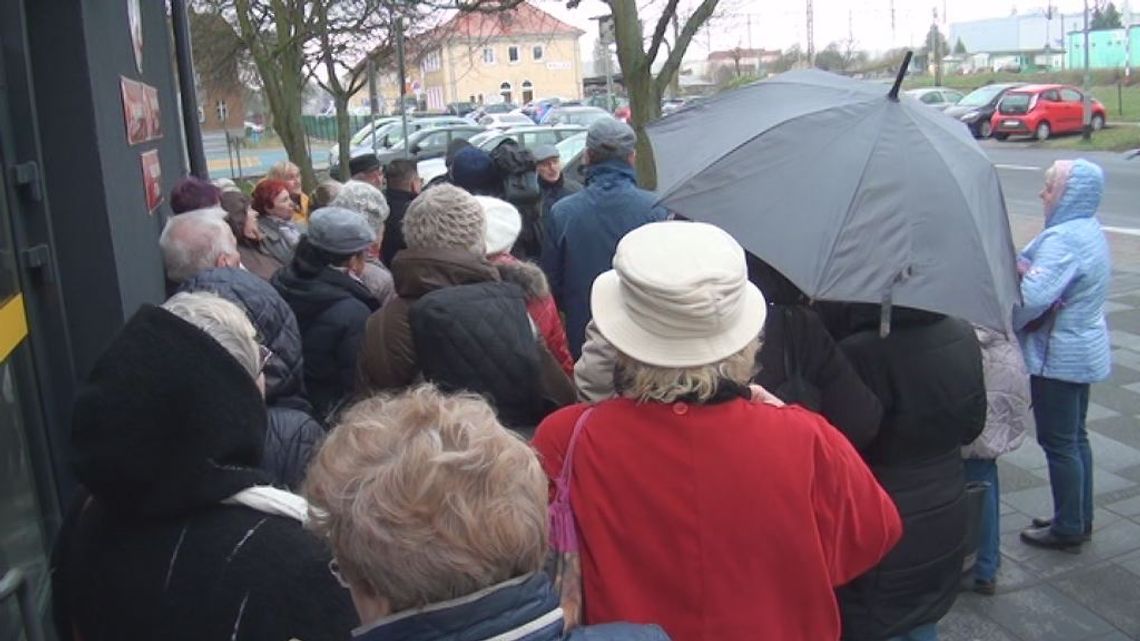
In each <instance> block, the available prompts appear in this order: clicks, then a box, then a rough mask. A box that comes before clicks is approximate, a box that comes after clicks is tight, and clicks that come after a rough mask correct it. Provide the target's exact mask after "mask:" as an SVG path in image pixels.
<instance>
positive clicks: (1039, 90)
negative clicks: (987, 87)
mask: <svg viewBox="0 0 1140 641" xmlns="http://www.w3.org/2000/svg"><path fill="white" fill-rule="evenodd" d="M1105 120H1106V119H1105V111H1104V105H1102V104H1100V101H1098V100H1096V99H1095V98H1093V99H1092V119H1091V124H1092V128H1093V129H1094V130H1099V129H1101V128H1102V127H1104V123H1105ZM990 126H991V127H992V129H993V136H994V138H997V139H998V140H1005V139H1007V138H1009V137H1010V136H1033V137H1035V138H1037V139H1038V140H1047V139H1048V138H1049V137H1050V136H1052V135H1053V134H1055V133H1066V132H1074V131H1081V129H1083V128H1084V94H1082V93H1081V91H1080V90H1079V89H1077V88H1075V87H1069V86H1066V85H1025V86H1024V87H1018V88H1017V89H1012V90H1010V91H1008V92H1006V94H1005V95H1004V96H1002V99H1001V100H1000V101H999V102H998V106H997V111H995V112H994V115H993V117H992V118H991V119H990Z"/></svg>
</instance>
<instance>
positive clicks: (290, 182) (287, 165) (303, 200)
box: [265, 160, 315, 224]
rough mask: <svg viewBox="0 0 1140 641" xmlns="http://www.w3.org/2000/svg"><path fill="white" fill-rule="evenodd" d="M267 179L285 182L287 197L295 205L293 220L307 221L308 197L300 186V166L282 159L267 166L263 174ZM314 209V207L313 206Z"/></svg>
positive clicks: (302, 222)
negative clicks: (267, 169)
mask: <svg viewBox="0 0 1140 641" xmlns="http://www.w3.org/2000/svg"><path fill="white" fill-rule="evenodd" d="M265 178H266V179H267V180H279V181H281V182H283V183H285V185H286V187H287V188H288V189H289V198H291V199H292V200H293V205H294V206H295V209H294V212H293V222H296V223H301V224H304V223H307V222H308V221H309V211H310V209H309V197H308V196H306V195H305V192H304V191H303V190H302V188H301V168H300V167H298V166H297V165H296V164H294V163H292V162H290V161H288V160H282V161H281V162H279V163H277V164H276V165H273V166H272V167H270V168H269V172H268V173H266V174H265ZM314 209H315V208H314Z"/></svg>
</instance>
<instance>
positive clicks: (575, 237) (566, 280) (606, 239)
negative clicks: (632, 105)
mask: <svg viewBox="0 0 1140 641" xmlns="http://www.w3.org/2000/svg"><path fill="white" fill-rule="evenodd" d="M636 144H637V135H636V134H634V132H633V129H631V128H630V126H629V125H627V124H625V123H623V122H620V121H617V120H614V119H612V118H602V119H601V120H597V121H595V122H594V124H592V125H590V129H589V131H588V132H587V134H586V151H585V163H586V165H587V167H586V188H585V189H583V190H582V191H580V192H578V193H576V194H573V195H571V196H567V197H566V198H563V199H562V200H560V201H558V203H557V204H555V205H554V208H553V209H552V210H551V213H550V221H549V225H547V227H546V230H545V236H546V238H545V240H544V243H543V249H542V268H543V270H544V271H545V272H546V277H547V279H548V280H549V281H550V290H551V292H552V293H553V294H554V299H555V300H556V301H557V303H558V307H559V309H561V310H562V312H563V313H565V314H566V338H567V339H568V341H569V343H570V353H571V354H573V356H574V358H578V357H579V356H580V355H581V353H582V344H583V343H584V342H585V335H586V324H587V323H588V322H589V321H590V288H591V287H592V286H593V284H594V279H595V278H597V277H598V275H599V274H601V273H602V272H605V271H609V270H610V269H611V268H612V266H613V265H612V263H613V258H614V252H615V251H616V250H617V244H618V241H619V240H621V238H622V236H625V235H626V234H627V233H629V232H630V231H632V230H634V229H636V228H638V227H640V226H642V225H644V224H646V223H651V222H656V221H659V220H665V215H666V212H665V210H664V209H662V208H660V207H655V206H654V203H656V202H657V196H656V195H655V194H653V193H652V192H649V191H645V190H643V189H638V188H637V175H636V174H635V173H634V170H633V163H634V159H635V158H636V152H635V151H634V147H635V145H636Z"/></svg>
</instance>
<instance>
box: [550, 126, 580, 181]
mask: <svg viewBox="0 0 1140 641" xmlns="http://www.w3.org/2000/svg"><path fill="white" fill-rule="evenodd" d="M554 148H555V149H557V150H558V160H559V161H560V162H561V163H562V173H563V174H565V175H567V176H570V177H571V178H573V179H574V180H577V181H578V182H580V183H583V184H585V176H584V175H583V174H584V173H585V172H584V169H585V167H584V166H583V165H582V155H583V154H582V152H584V151H585V150H586V133H585V132H582V133H578V134H575V135H573V136H570V137H569V138H567V139H565V140H563V141H562V142H560V143H558V144H557V145H554Z"/></svg>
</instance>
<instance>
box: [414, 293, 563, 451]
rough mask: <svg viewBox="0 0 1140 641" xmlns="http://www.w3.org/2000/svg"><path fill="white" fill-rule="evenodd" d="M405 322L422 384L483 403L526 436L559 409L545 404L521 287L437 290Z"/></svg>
mask: <svg viewBox="0 0 1140 641" xmlns="http://www.w3.org/2000/svg"><path fill="white" fill-rule="evenodd" d="M409 320H410V324H411V328H412V340H413V342H414V344H415V349H416V355H417V356H418V358H419V365H420V370H421V371H422V372H423V375H424V378H426V379H427V380H429V381H431V382H433V383H435V384H436V385H438V386H440V387H441V388H443V389H446V390H466V391H469V392H475V393H477V394H481V395H483V396H485V397H487V399H488V400H489V401H490V402H491V404H492V405H493V406H494V407H495V409H496V411H497V412H498V414H499V419H500V420H501V421H502V422H503V424H504V425H506V426H507V427H510V428H512V429H516V430H519V431H521V432H524V433H529V432H533V430H534V428H535V427H536V426H537V425H538V423H539V421H541V420H542V419H543V417H545V416H546V414H548V413H549V412H551V411H553V410H554V409H556V408H555V407H553V406H551V405H550V404H548V403H545V402H544V401H543V394H542V389H541V387H540V382H539V381H540V375H539V368H540V365H539V343H538V340H539V339H538V338H537V337H536V336H535V331H534V328H533V326H532V325H531V322H530V316H528V315H527V311H526V300H525V298H524V295H523V291H522V288H520V287H519V286H518V285H516V284H514V283H504V282H487V283H476V284H472V285H458V286H455V287H445V288H443V289H438V290H436V291H434V292H430V293H428V294H425V295H424V296H422V297H421V298H420V299H419V300H418V301H416V302H415V304H413V305H412V306H411V313H410V317H409Z"/></svg>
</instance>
